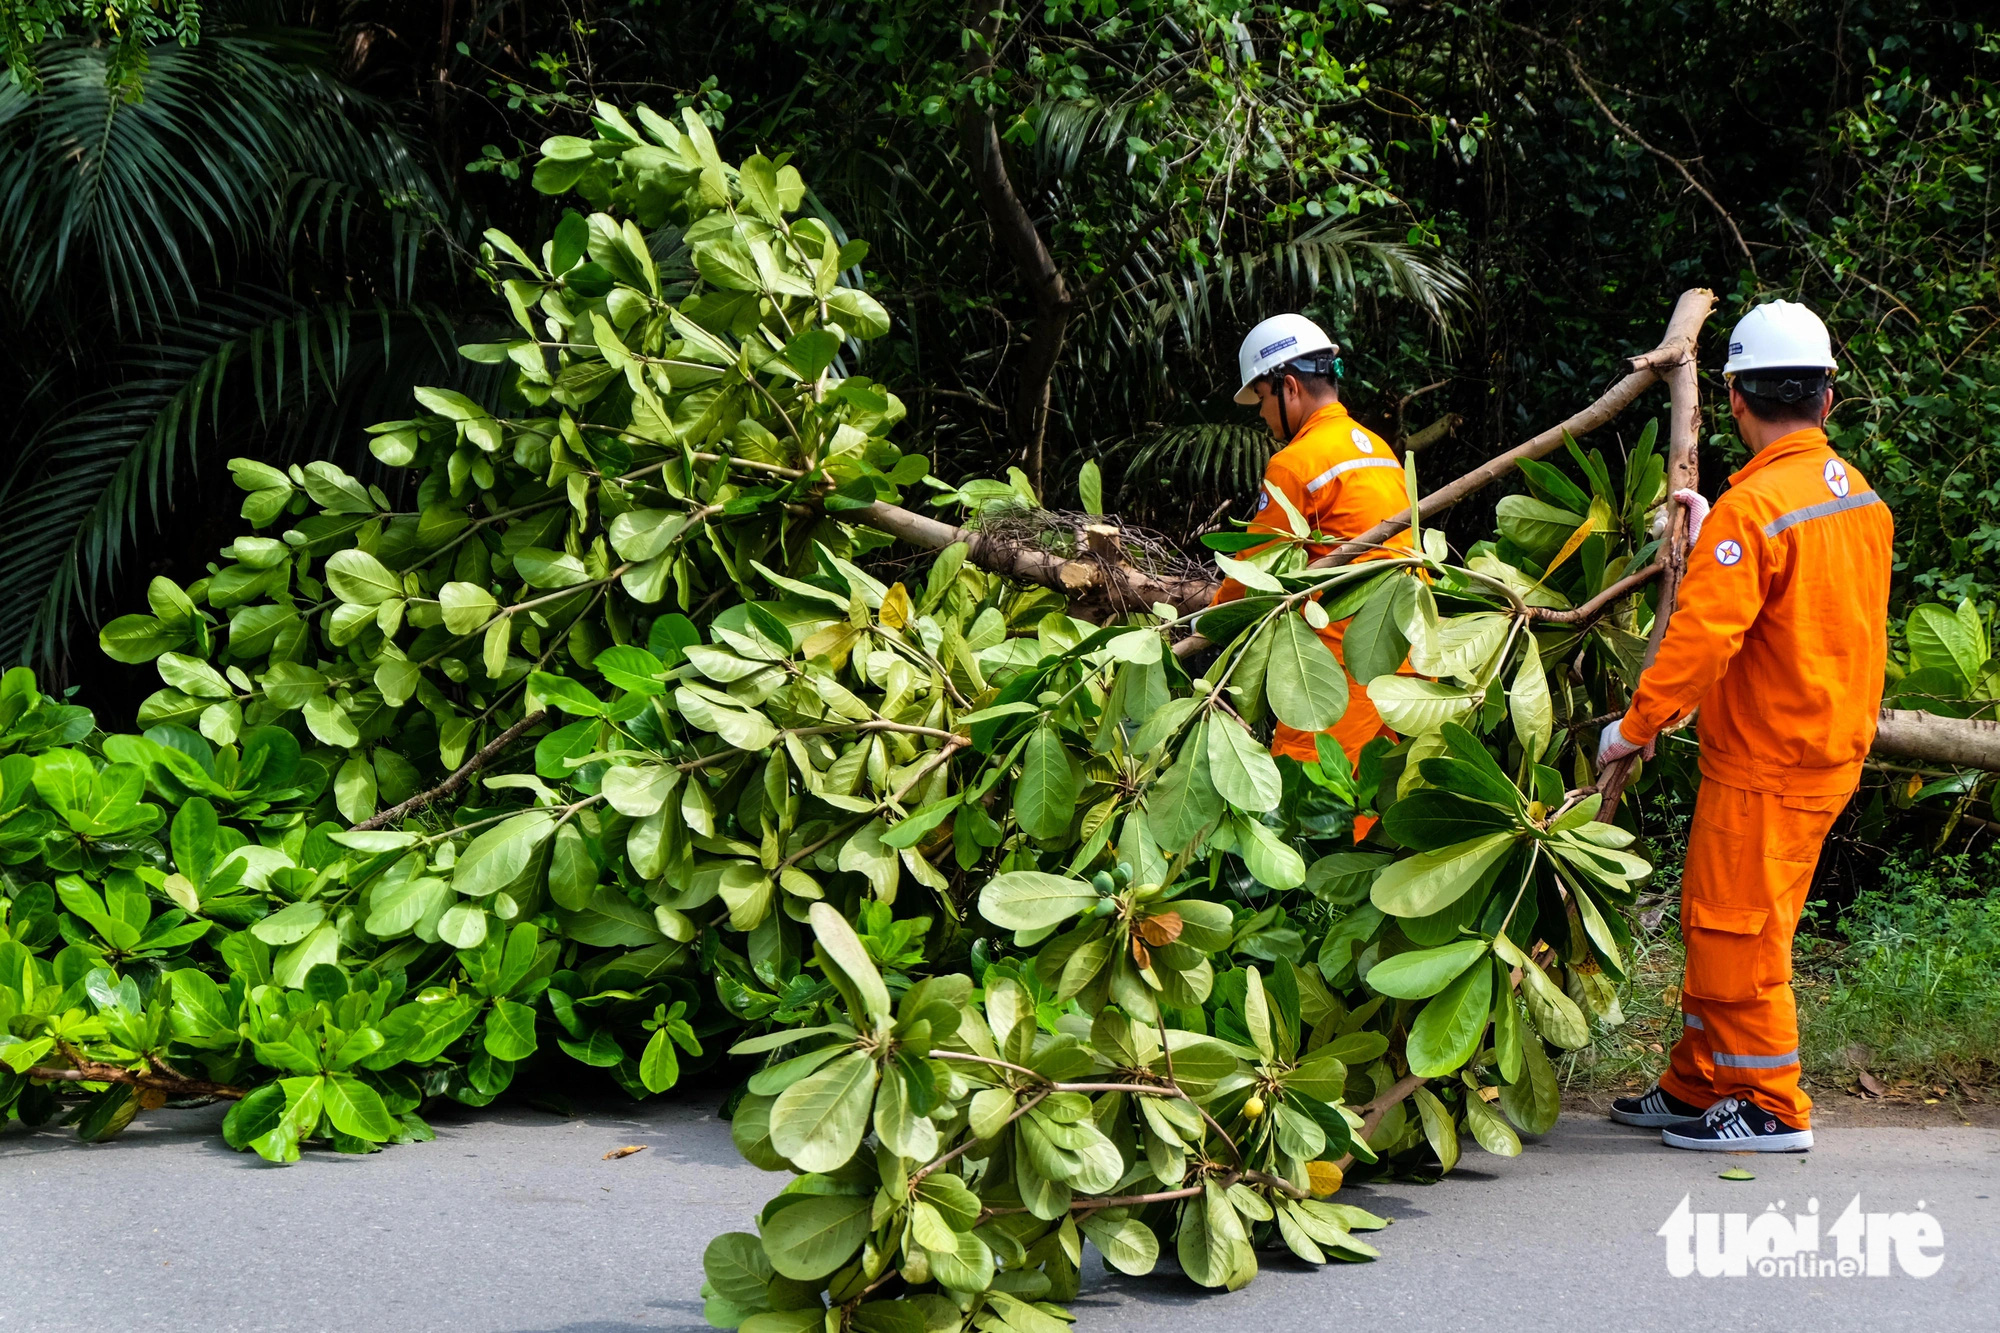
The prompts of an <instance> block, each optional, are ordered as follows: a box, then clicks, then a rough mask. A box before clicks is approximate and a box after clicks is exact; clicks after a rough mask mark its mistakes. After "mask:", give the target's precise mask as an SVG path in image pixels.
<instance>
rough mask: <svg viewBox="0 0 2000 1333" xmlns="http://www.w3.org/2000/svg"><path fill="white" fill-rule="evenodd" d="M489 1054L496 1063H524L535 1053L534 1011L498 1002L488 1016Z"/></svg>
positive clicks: (522, 1005) (494, 1003)
mask: <svg viewBox="0 0 2000 1333" xmlns="http://www.w3.org/2000/svg"><path fill="white" fill-rule="evenodd" d="M483 1044H484V1046H485V1047H486V1053H487V1054H488V1055H490V1056H492V1057H493V1058H494V1059H496V1060H525V1059H527V1058H528V1057H529V1056H531V1055H533V1054H534V1053H535V1046H536V1044H537V1043H536V1041H535V1011H534V1010H533V1009H532V1008H530V1007H529V1006H527V1005H525V1004H520V1003H518V1002H516V1001H514V1000H495V1001H494V1002H493V1008H492V1010H491V1011H490V1012H489V1013H488V1014H487V1015H486V1038H485V1041H484V1043H483Z"/></svg>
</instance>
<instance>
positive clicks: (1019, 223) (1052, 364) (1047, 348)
mask: <svg viewBox="0 0 2000 1333" xmlns="http://www.w3.org/2000/svg"><path fill="white" fill-rule="evenodd" d="M1005 16H1006V11H1005V10H1004V9H1000V8H997V7H996V8H994V9H991V10H989V11H987V13H986V14H985V16H984V17H983V18H981V19H980V20H979V22H978V23H977V24H976V25H974V31H975V32H976V33H977V34H978V40H977V41H974V42H973V43H971V44H970V46H969V47H968V49H967V51H966V56H965V64H966V76H967V78H968V79H983V78H988V77H990V76H991V75H992V73H993V68H994V57H993V53H994V50H995V49H996V47H997V46H998V44H999V40H1000V25H1001V23H1002V21H1003V20H1004V18H1005ZM959 135H960V138H961V140H962V141H963V146H964V149H965V159H966V166H967V168H968V169H969V170H970V171H971V172H972V181H973V184H974V185H975V186H976V187H977V188H978V190H979V202H980V206H981V207H982V208H983V209H984V211H985V213H986V222H987V225H988V226H990V227H992V229H993V235H994V238H995V239H996V240H998V241H999V242H1000V247H1001V249H1003V250H1005V251H1006V252H1007V257H1008V259H1009V260H1011V261H1012V262H1013V265H1014V268H1015V270H1016V271H1017V272H1019V273H1020V275H1021V280H1022V282H1024V283H1025V284H1026V285H1027V288H1028V292H1029V295H1030V296H1031V297H1032V299H1033V300H1034V304H1035V313H1034V316H1033V318H1031V319H1030V320H1029V321H1028V336H1027V343H1028V345H1027V349H1026V350H1025V351H1023V352H1022V353H1021V354H1020V356H1019V358H1018V360H1017V364H1016V375H1017V376H1018V378H1019V383H1018V384H1017V385H1016V386H1015V391H1014V401H1013V404H1012V406H1011V407H1010V408H1009V409H1008V412H1007V428H1008V433H1009V434H1010V435H1011V436H1012V437H1013V439H1014V444H1015V447H1016V448H1017V449H1019V450H1020V455H1021V470H1022V471H1024V472H1026V473H1027V474H1028V484H1029V485H1030V486H1032V487H1034V490H1035V494H1036V495H1037V496H1041V495H1043V494H1045V492H1044V490H1043V478H1042V471H1043V469H1042V455H1043V442H1044V440H1045V438H1046V436H1047V434H1048V423H1049V392H1050V387H1051V385H1052V383H1053V381H1054V379H1055V373H1056V362H1057V361H1058V360H1059V359H1060V358H1061V356H1062V349H1063V342H1064V340H1065V339H1066V338H1067V337H1068V335H1069V322H1070V318H1071V316H1072V315H1073V314H1074V313H1075V310H1076V300H1075V298H1074V297H1073V296H1072V295H1071V294H1070V290H1069V283H1068V282H1067V281H1066V280H1065V279H1064V278H1063V275H1062V270H1061V269H1059V268H1058V267H1056V261H1055V256H1054V255H1052V254H1051V253H1049V247H1048V245H1047V243H1045V242H1044V241H1043V240H1042V234H1041V232H1040V231H1039V230H1038V229H1037V228H1036V227H1035V220H1034V218H1032V217H1030V216H1029V214H1028V209H1027V205H1026V204H1024V203H1022V201H1021V196H1020V195H1019V194H1018V193H1017V192H1016V191H1015V189H1014V179H1013V177H1012V175H1011V174H1010V173H1009V172H1008V170H1007V157H1006V153H1005V151H1004V149H1003V147H1002V145H1001V143H1000V130H999V127H998V126H997V125H995V124H994V123H993V114H992V112H990V111H988V110H987V109H986V108H984V107H981V106H979V105H978V104H977V103H974V102H968V103H967V104H966V106H965V109H964V111H963V112H962V113H961V116H960V120H959Z"/></svg>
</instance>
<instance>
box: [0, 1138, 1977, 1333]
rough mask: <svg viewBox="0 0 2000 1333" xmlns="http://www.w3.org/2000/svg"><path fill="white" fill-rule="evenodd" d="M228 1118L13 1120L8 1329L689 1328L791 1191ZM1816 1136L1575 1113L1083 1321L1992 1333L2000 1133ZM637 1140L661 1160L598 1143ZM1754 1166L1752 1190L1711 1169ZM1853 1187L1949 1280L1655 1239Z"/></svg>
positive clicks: (1097, 1276) (2, 1258)
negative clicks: (1357, 1244) (129, 1126)
mask: <svg viewBox="0 0 2000 1333" xmlns="http://www.w3.org/2000/svg"><path fill="white" fill-rule="evenodd" d="M219 1118H220V1117H219V1112H217V1111H216V1110H214V1109H207V1110H200V1111H184V1112H160V1113H155V1114H152V1115H149V1116H145V1117H142V1123H141V1126H140V1127H138V1128H135V1129H134V1130H133V1131H131V1132H129V1133H127V1134H126V1135H124V1136H123V1137H121V1138H119V1139H117V1140H115V1141H113V1142H112V1143H109V1144H104V1145H101V1146H96V1147H83V1146H80V1145H78V1144H77V1143H76V1141H75V1140H74V1138H72V1137H70V1136H69V1134H68V1133H67V1132H56V1131H52V1132H35V1133H30V1132H25V1131H22V1130H20V1129H18V1128H16V1129H14V1130H11V1131H9V1132H6V1133H4V1134H0V1330H7V1331H9V1333H11V1331H12V1330H23V1331H24V1333H29V1331H31V1333H65V1331H66V1330H72V1329H74V1330H90V1333H99V1331H100V1330H102V1329H104V1328H107V1327H131V1328H140V1329H146V1330H149V1333H150V1331H154V1330H158V1331H162V1333H177V1331H178V1330H183V1329H185V1330H195V1329H200V1330H244V1331H245V1333H292V1331H293V1330H299V1331H304V1333H317V1331H319V1330H330V1331H332V1333H374V1331H375V1330H384V1331H388V1333H402V1331H403V1330H434V1329H453V1330H471V1331H473V1333H640V1331H641V1330H647V1331H652V1330H663V1329H664V1330H675V1331H677V1333H696V1330H699V1329H703V1328H705V1327H706V1325H705V1324H704V1322H703V1320H702V1317H701V1301H700V1297H699V1295H698V1291H699V1288H700V1285H701V1267H700V1254H701V1251H702V1248H703V1246H704V1245H705V1244H706V1243H707V1241H708V1239H709V1238H710V1237H711V1236H712V1235H714V1234H715V1233H716V1232H718V1231H723V1230H730V1229H747V1228H749V1225H750V1219H751V1216H752V1214H753V1212H754V1210H755V1209H756V1207H757V1206H758V1204H759V1203H760V1202H761V1201H762V1200H763V1199H765V1198H766V1197H768V1195H769V1194H770V1193H771V1192H773V1191H774V1189H775V1188H776V1186H777V1184H778V1183H779V1180H780V1178H779V1177H770V1176H765V1175H764V1174H763V1173H762V1172H759V1171H757V1170H756V1169H755V1168H753V1167H750V1166H748V1165H747V1164H745V1163H743V1162H742V1161H741V1160H740V1159H739V1158H737V1156H736V1154H735V1152H734V1150H733V1149H732V1147H731V1146H730V1143H729V1135H728V1127H727V1126H726V1125H724V1124H722V1123H720V1122H719V1121H717V1120H716V1119H715V1117H714V1116H713V1115H712V1114H710V1113H709V1112H708V1110H707V1109H706V1108H705V1107H703V1106H699V1105H692V1104H681V1105H672V1104H669V1105H654V1106H647V1107H634V1106H631V1105H629V1104H628V1105H623V1106H614V1105H604V1106H600V1107H595V1108H591V1109H590V1110H588V1111H586V1112H585V1113H584V1114H581V1115H579V1116H578V1117H577V1118H575V1119H572V1120H561V1119H557V1118H555V1117H553V1116H549V1115H545V1114H541V1113H538V1112H534V1111H527V1110H513V1111H488V1112H479V1113H466V1114H464V1115H462V1116H460V1117H458V1118H456V1119H452V1118H445V1119H441V1120H440V1121H438V1122H437V1125H436V1127H437V1130H438V1140H437V1142H435V1143H429V1144H419V1145H412V1146H408V1147H401V1148H391V1149H389V1150H387V1151H385V1152H382V1153H378V1154H376V1155H374V1156H372V1157H365V1158H357V1157H341V1156H336V1155H334V1154H331V1153H324V1152H321V1153H311V1154H308V1156H307V1158H306V1160H304V1161H302V1162H300V1163H299V1164H297V1165H295V1166H291V1167H284V1168H278V1167H272V1166H268V1165H266V1164H264V1163H262V1162H260V1161H258V1160H257V1159H256V1158H255V1157H252V1156H247V1155H242V1156H240V1155H238V1154H236V1153H233V1152H230V1151H229V1150H228V1149H227V1148H226V1147H225V1146H224V1145H223V1144H222V1141H221V1139H220V1138H219V1136H218V1135H217V1134H216V1132H215V1127H216V1124H217V1121H218V1120H219ZM1820 1139H1821V1146H1820V1147H1819V1148H1818V1150H1816V1151H1815V1152H1813V1153H1812V1154H1810V1155H1809V1156H1803V1157H1761V1158H1759V1157H1750V1156H1737V1157H1718V1156H1715V1155H1708V1154H1702V1155H1696V1154H1687V1153H1677V1152H1672V1151H1669V1150H1666V1149H1663V1148H1661V1147H1659V1146H1658V1143H1657V1140H1650V1141H1649V1138H1648V1136H1647V1135H1645V1134H1644V1133H1643V1132H1639V1131H1627V1130H1616V1129H1614V1128H1612V1127H1611V1126H1608V1125H1605V1124H1602V1123H1600V1122H1596V1121H1593V1120H1591V1119H1588V1118H1584V1117H1576V1118H1571V1117H1565V1119H1564V1122H1563V1123H1562V1124H1561V1125H1560V1126H1559V1127H1558V1128H1557V1129H1556V1131H1555V1132H1554V1133H1553V1134H1551V1135H1550V1136H1549V1137H1548V1138H1547V1139H1546V1140H1544V1141H1542V1142H1540V1143H1537V1144H1533V1145H1531V1146H1530V1147H1529V1148H1528V1149H1527V1151H1526V1152H1525V1153H1523V1154H1522V1155H1521V1156H1520V1157H1518V1158H1515V1159H1512V1160H1502V1159H1499V1158H1493V1157H1488V1156H1485V1155H1484V1154H1482V1153H1480V1152H1479V1151H1478V1150H1477V1149H1476V1148H1473V1147H1472V1146H1471V1145H1470V1144H1469V1142H1468V1148H1467V1154H1466V1158H1465V1164H1464V1168H1463V1169H1461V1170H1460V1171H1458V1172H1455V1173H1454V1174H1453V1175H1452V1176H1451V1177H1450V1178H1448V1179H1447V1180H1446V1181H1445V1182H1443V1183H1441V1184H1438V1185H1435V1186H1430V1187H1422V1186H1414V1185H1390V1186H1384V1187H1380V1188H1366V1187H1355V1188H1352V1189H1350V1190H1349V1191H1346V1192H1344V1193H1343V1194H1342V1196H1341V1197H1342V1199H1343V1200H1345V1201H1351V1202H1354V1203H1357V1204H1361V1205H1362V1206H1365V1207H1368V1208H1371V1209H1373V1210H1374V1211H1376V1212H1379V1213H1382V1214H1385V1215H1387V1216H1390V1217H1393V1218H1395V1219H1396V1223H1395V1225H1394V1226H1391V1227H1390V1228H1388V1229H1387V1230H1386V1231H1384V1232H1381V1233H1379V1234H1378V1235H1377V1236H1376V1237H1374V1239H1375V1241H1376V1243H1377V1244H1378V1245H1379V1246H1380V1247H1381V1249H1382V1251H1383V1257H1382V1258H1381V1259H1380V1260H1378V1261H1377V1262H1375V1263H1372V1264H1358V1265H1335V1266H1332V1267H1329V1268H1326V1269H1312V1268H1309V1267H1307V1266H1306V1265H1303V1264H1300V1263H1296V1262H1294V1261H1292V1260H1290V1259H1289V1258H1287V1257H1282V1256H1279V1255H1267V1256H1265V1260H1264V1263H1265V1268H1264V1272H1263V1273H1262V1274H1260V1276H1259V1277H1258V1278H1257V1280H1256V1281H1255V1282H1253V1283H1252V1284H1251V1285H1250V1286H1249V1287H1247V1288H1245V1289H1244V1290H1242V1291H1240V1292H1236V1293H1233V1294H1227V1295H1210V1294H1205V1293H1203V1292H1201V1291H1200V1290H1199V1289H1198V1288H1196V1287H1194V1286H1193V1285H1191V1284H1190V1283H1188V1282H1186V1281H1185V1280H1183V1279H1181V1278H1180V1277H1178V1276H1177V1275H1174V1274H1172V1273H1170V1272H1162V1273H1156V1274H1154V1275H1153V1276H1151V1277H1149V1278H1144V1279H1138V1278H1126V1277H1121V1276H1118V1275H1116V1274H1110V1275H1106V1274H1105V1273H1104V1272H1103V1271H1102V1270H1101V1269H1098V1268H1097V1267H1096V1260H1095V1256H1094V1255H1091V1256H1090V1257H1089V1258H1087V1259H1086V1263H1087V1264H1088V1265H1090V1269H1089V1272H1088V1273H1087V1275H1086V1280H1085V1289H1084V1293H1083V1296H1082V1298H1081V1299H1080V1301H1079V1302H1078V1303H1077V1305H1076V1307H1075V1308H1076V1314H1077V1317H1078V1326H1079V1328H1081V1329H1085V1330H1104V1331H1106V1333H1111V1331H1113V1330H1128V1329H1129V1330H1140V1329H1143V1330H1145V1333H1183V1331H1185V1333H1206V1330H1209V1329H1211V1328H1213V1327H1215V1326H1216V1324H1217V1321H1220V1320H1226V1321H1229V1323H1230V1325H1233V1326H1240V1327H1244V1328H1254V1329H1256V1330H1258V1333H1283V1331H1284V1330H1292V1329H1301V1330H1303V1329H1313V1330H1318V1329H1334V1328H1344V1327H1358V1328H1363V1329H1369V1330H1392V1329H1411V1330H1429V1329H1449V1330H1452V1331H1453V1333H1465V1331H1466V1330H1473V1329H1487V1328H1505V1329H1526V1328H1542V1327H1553V1326H1574V1327H1586V1328H1602V1329H1615V1330H1620V1331H1621V1333H1623V1331H1624V1330H1641V1331H1643V1330H1653V1329H1659V1330H1674V1331H1675V1333H1681V1331H1682V1330H1688V1329H1695V1328H1707V1329H1715V1330H1731V1333H1751V1331H1753V1330H1762V1329H1782V1330H1786V1333H1807V1331H1810V1333H1820V1331H1822V1330H1829V1331H1837V1330H1846V1329H1856V1330H1860V1329H1866V1330H1869V1333H1879V1330H1882V1329H1905V1328H1922V1329H1925V1330H1934V1331H1936V1333H1955V1331H1957V1330H1966V1331H1967V1333H1971V1331H1972V1330H1979V1331H1980V1333H1990V1330H1993V1329H1995V1328H2000V1130H1996V1129H1974V1128H1950V1129H1827V1130H1822V1131H1820ZM625 1144H643V1145H646V1148H647V1150H646V1151H645V1152H642V1153H637V1154H635V1155H633V1156H630V1157H626V1158H622V1159H619V1160H616V1161H605V1160H603V1159H602V1154H603V1153H605V1152H606V1151H608V1150H610V1149H612V1148H616V1147H619V1146H621V1145H625ZM1739 1165H1740V1166H1744V1167H1747V1168H1748V1169H1750V1170H1751V1171H1753V1172H1754V1173H1755V1175H1756V1179H1755V1180H1750V1181H1727V1180H1722V1179H1719V1178H1718V1176H1719V1173H1720V1172H1721V1171H1723V1170H1725V1169H1728V1168H1730V1167H1733V1166H1739ZM1856 1194H1859V1195H1860V1196H1861V1201H1862V1210H1863V1211H1864V1212H1877V1213H1882V1214H1891V1213H1898V1212H1901V1213H1911V1212H1914V1211H1916V1210H1917V1209H1919V1208H1920V1207H1921V1209H1922V1210H1923V1211H1925V1212H1927V1213H1928V1214H1929V1216H1930V1217H1932V1218H1934V1219H1935V1221H1936V1224H1937V1227H1938V1229H1939V1232H1940V1233H1941V1237H1942V1241H1941V1245H1933V1246H1929V1247H1926V1248H1921V1249H1919V1250H1918V1251H1916V1252H1915V1253H1917V1254H1919V1255H1921V1254H1930V1255H1933V1256H1941V1257H1942V1260H1943V1262H1942V1266H1941V1267H1939V1269H1938V1271H1937V1272H1936V1273H1935V1274H1934V1275H1932V1276H1929V1277H1925V1278H1917V1277H1911V1276H1908V1275H1907V1274H1905V1273H1904V1272H1902V1271H1901V1269H1900V1267H1899V1265H1898V1264H1897V1262H1896V1261H1895V1259H1894V1257H1893V1256H1894V1253H1895V1252H1894V1251H1893V1250H1892V1249H1887V1248H1885V1249H1884V1252H1883V1256H1882V1257H1883V1260H1884V1262H1885V1264H1886V1266H1887V1267H1888V1268H1889V1275H1887V1276H1872V1277H1871V1276H1866V1275H1861V1276H1851V1277H1845V1278H1843V1277H1840V1276H1837V1275H1832V1276H1824V1277H1812V1278H1804V1279H1801V1278H1788V1277H1783V1276H1776V1277H1770V1278H1760V1277H1757V1276H1755V1275H1754V1274H1752V1275H1746V1276H1743V1277H1728V1276H1717V1277H1703V1276H1700V1275H1699V1274H1698V1273H1697V1274H1696V1275H1693V1276H1688V1277H1682V1278H1676V1277H1673V1276H1671V1275H1670V1273H1669V1271H1668V1263H1667V1251H1668V1249H1669V1248H1670V1245H1671V1242H1670V1241H1669V1240H1664V1239H1662V1238H1660V1237H1659V1236H1658V1235H1657V1234H1656V1233H1657V1232H1658V1231H1659V1229H1660V1227H1661V1226H1662V1224H1663V1223H1665V1222H1666V1221H1667V1220H1668V1219H1669V1217H1670V1215H1672V1214H1673V1213H1674V1211H1675V1209H1676V1207H1677V1206H1678V1205H1679V1203H1680V1201H1681V1200H1682V1198H1683V1197H1684V1196H1685V1197H1688V1198H1689V1200H1690V1204H1689V1206H1690V1208H1691V1210H1693V1212H1695V1213H1700V1212H1703V1211H1714V1212H1738V1213H1744V1214H1748V1215H1749V1216H1751V1217H1752V1218H1754V1217H1755V1216H1756V1215H1758V1214H1760V1213H1763V1212H1764V1211H1765V1210H1766V1208H1767V1206H1769V1205H1773V1204H1777V1203H1778V1202H1779V1201H1783V1202H1784V1203H1785V1205H1786V1209H1785V1211H1786V1212H1788V1213H1803V1212H1805V1211H1806V1209H1807V1203H1806V1201H1807V1200H1808V1199H1809V1198H1817V1199H1818V1200H1819V1201H1820V1217H1821V1221H1820V1228H1821V1232H1822V1236H1821V1253H1822V1254H1823V1255H1825V1256H1827V1257H1831V1256H1833V1254H1834V1253H1835V1242H1834V1240H1833V1239H1832V1238H1831V1237H1832V1234H1833V1233H1832V1228H1833V1227H1834V1225H1835V1219H1836V1218H1837V1217H1838V1216H1839V1214H1841V1213H1842V1212H1843V1210H1845V1209H1846V1208H1847V1205H1848V1201H1849V1200H1850V1199H1851V1198H1852V1197H1853V1196H1855V1195H1856ZM1724 1225H1725V1226H1726V1223H1725V1224H1724ZM1724 1234H1726V1232H1725V1233H1724ZM1912 1234H1914V1233H1912ZM1918 1239H1922V1237H1918Z"/></svg>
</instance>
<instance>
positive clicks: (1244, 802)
mask: <svg viewBox="0 0 2000 1333" xmlns="http://www.w3.org/2000/svg"><path fill="white" fill-rule="evenodd" d="M1207 731H1208V737H1207V739H1208V773H1209V780H1210V781H1211V782H1213V783H1214V784H1215V790H1216V791H1217V792H1218V793H1219V794H1220V795H1221V796H1222V799H1224V800H1225V801H1228V802H1229V803H1230V804H1231V805H1233V806H1235V807H1236V808H1237V809H1239V810H1242V811H1245V812H1247V813H1250V814H1253V815H1256V814H1262V813H1263V812H1264V811H1266V810H1275V809H1277V808H1278V797H1279V795H1280V794H1281V793H1282V792H1283V791H1284V782H1283V780H1282V779H1281V778H1280V777H1279V776H1278V765H1277V763H1276V762H1275V761H1273V760H1272V758H1271V756H1270V753H1269V752H1268V751H1267V750H1265V749H1264V747H1263V746H1261V745H1259V744H1258V743H1257V741H1256V740H1255V739H1254V738H1253V737H1252V736H1251V735H1250V733H1249V732H1248V731H1246V730H1245V729H1244V728H1243V725H1242V724H1241V723H1239V722H1237V721H1235V720H1234V719H1233V718H1226V717H1212V718H1210V719H1209V722H1208V727H1207ZM1302 869H1303V867H1302Z"/></svg>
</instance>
